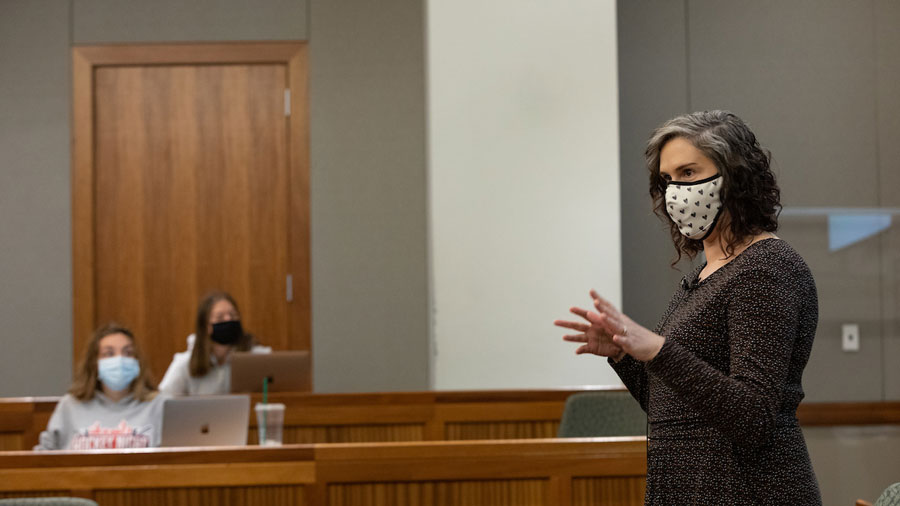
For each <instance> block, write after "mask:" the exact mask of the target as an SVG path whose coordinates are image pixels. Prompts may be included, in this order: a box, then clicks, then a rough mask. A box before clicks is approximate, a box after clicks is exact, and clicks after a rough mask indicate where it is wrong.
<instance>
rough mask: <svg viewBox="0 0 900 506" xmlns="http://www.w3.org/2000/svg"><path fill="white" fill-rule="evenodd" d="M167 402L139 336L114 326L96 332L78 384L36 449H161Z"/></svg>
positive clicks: (76, 383)
mask: <svg viewBox="0 0 900 506" xmlns="http://www.w3.org/2000/svg"><path fill="white" fill-rule="evenodd" d="M163 401H164V396H162V395H157V392H156V389H155V388H154V385H153V381H152V380H151V379H150V374H149V369H148V368H147V367H146V364H145V363H144V360H143V357H142V355H141V352H140V350H139V348H138V346H137V343H136V342H135V339H134V334H132V333H131V331H130V330H128V329H126V328H125V327H122V326H120V325H117V324H115V323H109V324H107V325H104V326H102V327H100V328H99V329H97V331H96V332H94V336H93V338H92V339H91V341H90V342H89V343H88V345H87V348H86V349H85V352H84V356H83V358H82V359H81V365H80V366H79V371H78V375H77V376H76V378H75V382H74V383H73V384H72V387H71V388H70V389H69V393H67V394H66V395H65V396H63V398H62V399H60V401H59V403H57V404H56V409H54V410H53V415H52V416H51V417H50V422H49V423H48V424H47V430H45V431H43V432H41V435H40V439H39V443H38V445H37V446H35V447H34V449H35V450H97V449H110V448H145V447H148V446H159V442H160V437H161V434H160V433H161V429H162V413H163Z"/></svg>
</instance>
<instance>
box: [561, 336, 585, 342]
mask: <svg viewBox="0 0 900 506" xmlns="http://www.w3.org/2000/svg"><path fill="white" fill-rule="evenodd" d="M563 341H570V342H573V343H586V342H588V338H587V336H586V335H584V334H566V335H564V336H563Z"/></svg>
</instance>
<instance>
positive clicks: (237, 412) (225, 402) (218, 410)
mask: <svg viewBox="0 0 900 506" xmlns="http://www.w3.org/2000/svg"><path fill="white" fill-rule="evenodd" d="M249 424H250V396H249V395H201V396H193V397H177V398H173V399H166V400H165V403H164V404H163V426H162V443H161V446H243V445H246V444H247V427H248V426H249Z"/></svg>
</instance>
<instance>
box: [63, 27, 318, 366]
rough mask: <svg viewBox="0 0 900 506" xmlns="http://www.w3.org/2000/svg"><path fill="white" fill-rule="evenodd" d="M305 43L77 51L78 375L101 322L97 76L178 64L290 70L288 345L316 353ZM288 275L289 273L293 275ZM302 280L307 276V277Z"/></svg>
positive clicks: (74, 244) (74, 155)
mask: <svg viewBox="0 0 900 506" xmlns="http://www.w3.org/2000/svg"><path fill="white" fill-rule="evenodd" d="M307 62H308V50H307V43H306V42H217V43H185V44H139V45H133V44H117V45H93V46H75V47H73V48H72V183H71V184H72V320H73V322H72V338H73V353H72V364H73V368H72V370H73V373H74V372H76V371H77V367H78V360H79V359H80V355H81V352H82V350H83V348H84V346H85V344H86V343H87V342H88V341H89V340H90V338H91V335H92V334H93V331H94V328H95V326H96V324H97V322H96V317H97V313H96V271H95V253H94V246H95V241H94V237H95V229H94V204H95V202H94V199H95V193H94V188H95V170H94V163H95V161H94V149H95V143H94V127H95V125H94V93H93V91H94V71H95V69H96V68H97V67H103V66H121V65H177V64H216V65H224V64H248V63H269V64H284V65H286V67H287V77H288V84H287V86H288V88H289V89H290V90H291V100H290V116H288V117H285V121H286V122H287V135H288V138H287V142H288V143H289V145H290V147H289V151H288V158H289V160H288V174H289V178H290V188H288V194H289V211H288V213H289V214H288V216H289V221H290V224H289V225H288V229H289V230H286V231H285V233H288V234H289V239H288V250H289V251H288V263H289V272H290V273H291V274H293V276H292V278H293V279H292V283H293V284H292V287H291V288H292V293H293V301H292V302H290V304H289V308H288V329H289V332H290V335H291V339H290V341H289V342H291V343H293V344H294V345H295V346H296V348H297V349H301V350H311V348H312V338H311V333H312V330H311V329H312V326H311V313H310V311H311V310H310V306H311V304H310V274H311V272H310V250H309V225H310V224H309V119H308V118H309V111H308V104H309V86H308V75H307V69H308V65H307ZM286 274H287V273H286ZM301 274H303V275H301Z"/></svg>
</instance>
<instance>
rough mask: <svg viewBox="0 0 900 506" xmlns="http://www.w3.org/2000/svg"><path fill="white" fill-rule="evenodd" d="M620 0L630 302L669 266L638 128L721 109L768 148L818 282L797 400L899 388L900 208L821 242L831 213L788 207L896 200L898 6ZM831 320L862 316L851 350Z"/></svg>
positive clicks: (799, 244)
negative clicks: (868, 232)
mask: <svg viewBox="0 0 900 506" xmlns="http://www.w3.org/2000/svg"><path fill="white" fill-rule="evenodd" d="M618 6H619V57H620V60H619V72H620V76H619V78H620V98H621V100H620V128H621V137H622V148H621V149H622V180H623V185H622V193H623V195H622V230H623V244H622V248H623V255H622V257H623V261H624V262H625V266H624V280H623V287H624V301H625V302H624V307H625V310H626V311H627V312H629V313H632V314H634V315H636V316H637V318H639V319H640V320H642V321H644V322H645V323H655V318H656V317H657V315H658V314H659V313H660V312H661V311H662V309H663V308H664V304H665V300H666V299H667V297H668V296H669V294H670V293H671V292H672V288H673V278H676V277H677V276H678V273H676V274H675V275H673V274H672V273H671V271H670V269H668V264H667V260H670V259H671V258H672V255H671V251H672V247H671V244H670V242H669V240H668V238H667V233H666V232H660V225H659V223H658V221H655V220H654V219H652V218H649V217H648V216H647V212H646V208H647V207H649V204H648V202H649V198H648V197H647V196H646V195H647V189H646V188H647V184H646V181H647V179H646V169H644V168H643V165H642V160H641V153H642V151H643V145H644V142H645V140H646V138H647V136H648V135H649V133H650V131H651V130H652V129H653V128H654V127H655V126H657V125H658V124H659V123H661V122H662V121H663V120H665V119H667V118H668V117H671V116H673V115H675V114H678V113H682V112H688V111H694V110H704V109H730V110H732V111H734V112H735V113H737V114H738V115H739V116H741V117H742V118H744V119H745V120H746V121H747V122H748V123H749V124H750V125H751V127H752V128H753V129H754V131H755V132H756V133H757V136H758V137H759V139H760V141H761V142H762V144H763V145H764V146H767V147H769V148H770V149H771V150H772V152H773V154H774V159H775V172H776V174H777V176H778V178H779V183H780V186H781V190H782V203H783V204H784V206H785V212H784V213H783V215H782V218H781V229H780V231H779V235H780V236H781V237H783V238H784V239H786V240H787V241H789V242H790V243H791V244H792V245H793V246H794V247H795V248H796V249H797V250H798V251H799V252H800V253H801V254H802V255H803V256H804V258H805V259H806V261H807V262H808V263H809V265H810V267H811V269H812V270H813V274H814V275H815V277H816V281H817V285H818V288H819V309H820V321H819V331H818V333H817V336H816V343H815V346H814V349H813V353H812V358H811V360H810V363H809V365H808V367H807V369H806V372H805V374H804V389H805V391H806V393H807V400H812V401H864V400H896V399H900V373H898V372H897V368H896V367H890V366H889V364H890V363H896V362H897V360H898V359H900V345H898V336H897V333H898V330H900V328H898V326H897V323H896V322H897V318H898V311H897V307H898V291H900V290H898V286H900V276H898V273H900V269H898V266H900V261H898V260H900V256H898V253H897V251H898V249H900V248H898V243H900V239H898V234H900V232H898V229H900V227H898V226H897V224H896V222H897V221H898V220H900V215H898V216H895V217H894V222H895V224H894V226H893V227H892V228H891V229H890V230H889V231H888V232H886V233H884V234H881V235H877V236H874V237H872V238H869V239H866V240H863V241H860V242H858V243H856V244H853V245H851V246H849V247H847V248H844V249H841V250H838V251H829V248H828V227H827V216H826V215H824V214H821V215H816V216H801V215H798V214H796V210H797V209H798V208H810V207H867V208H869V207H879V206H883V207H889V208H898V207H900V197H898V195H897V192H896V189H897V188H898V187H900V148H898V147H897V146H898V145H900V143H898V142H897V139H900V120H898V119H897V117H898V115H900V99H898V95H897V92H896V90H897V89H900V64H898V61H900V29H898V28H897V27H898V26H900V7H898V6H897V4H896V3H895V2H890V1H887V0H877V1H876V0H872V1H866V2H846V1H844V0H808V1H796V2H779V1H761V2H740V1H736V0H735V1H725V2H723V1H718V0H685V1H682V2H671V1H641V2H630V1H620V2H619V3H618ZM891 183H892V186H887V184H891ZM648 245H649V247H648ZM842 323H858V324H860V332H861V343H862V345H861V350H860V351H859V352H858V353H846V352H843V351H841V348H840V340H841V336H840V330H841V324H842ZM848 378H852V381H851V380H849V379H848Z"/></svg>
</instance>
